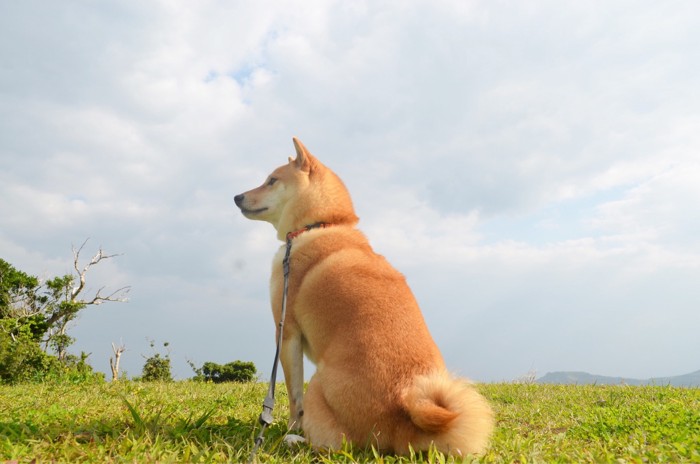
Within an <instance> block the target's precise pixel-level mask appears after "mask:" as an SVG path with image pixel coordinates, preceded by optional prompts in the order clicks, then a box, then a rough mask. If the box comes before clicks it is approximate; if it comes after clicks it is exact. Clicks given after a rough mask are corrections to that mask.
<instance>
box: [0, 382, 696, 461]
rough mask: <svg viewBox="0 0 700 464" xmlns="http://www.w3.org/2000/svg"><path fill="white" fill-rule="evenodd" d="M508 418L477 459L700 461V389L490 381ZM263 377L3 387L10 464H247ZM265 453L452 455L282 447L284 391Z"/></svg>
mask: <svg viewBox="0 0 700 464" xmlns="http://www.w3.org/2000/svg"><path fill="white" fill-rule="evenodd" d="M479 389H480V390H481V391H482V393H483V394H484V395H486V396H487V397H488V398H489V399H490V400H491V403H492V404H493V406H494V408H495V410H496V413H497V417H498V426H497V429H496V432H495V434H494V437H493V443H492V446H491V448H490V450H489V451H488V452H487V453H486V454H485V455H484V456H482V457H480V458H472V457H468V458H467V459H466V460H465V462H472V463H477V462H478V463H482V462H483V463H501V462H513V463H516V462H517V463H521V464H525V463H539V462H541V463H545V462H546V463H551V462H614V463H618V462H630V463H647V462H700V389H681V388H672V387H624V386H552V385H533V384H484V385H479ZM265 392H266V385H265V384H206V383H194V382H176V383H139V382H120V383H115V384H108V383H102V384H83V385H65V384H40V385H17V386H0V463H7V462H18V463H19V462H35V463H40V462H115V463H118V462H139V463H143V462H207V463H208V462H246V461H247V459H248V456H249V453H250V450H251V449H252V445H253V439H254V436H255V434H256V432H257V417H258V415H259V413H260V410H261V403H262V399H263V398H264V396H265ZM277 392H278V402H277V407H276V409H275V419H276V422H275V423H274V424H273V425H272V426H271V428H270V429H269V430H268V431H267V434H266V439H265V442H264V443H263V446H262V447H261V449H260V451H259V453H258V462H269V463H282V462H284V463H287V462H291V463H311V462H313V463H330V462H344V463H355V462H383V463H442V462H455V461H453V460H452V459H451V458H447V457H445V456H443V455H442V454H440V453H439V452H436V451H434V450H431V451H430V452H427V453H423V454H422V455H414V456H410V457H407V458H396V457H393V456H380V455H378V454H376V453H375V452H373V450H371V449H370V450H352V449H350V448H349V447H347V448H345V449H343V450H341V451H337V452H334V453H328V452H326V453H315V452H313V451H312V450H310V449H308V448H307V447H304V446H302V447H299V448H293V449H290V448H288V447H287V446H286V445H284V444H282V439H283V437H284V432H285V430H284V429H285V427H284V424H286V414H287V412H286V397H285V394H284V388H283V387H281V388H278V390H277Z"/></svg>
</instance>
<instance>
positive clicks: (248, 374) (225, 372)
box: [195, 361, 257, 383]
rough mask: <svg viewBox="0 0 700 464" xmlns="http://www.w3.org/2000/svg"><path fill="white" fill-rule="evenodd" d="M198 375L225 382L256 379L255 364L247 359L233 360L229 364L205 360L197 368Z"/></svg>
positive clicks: (209, 379)
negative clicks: (199, 367) (246, 360)
mask: <svg viewBox="0 0 700 464" xmlns="http://www.w3.org/2000/svg"><path fill="white" fill-rule="evenodd" d="M195 372H197V374H198V377H201V380H205V381H209V382H214V383H223V382H251V381H253V380H255V374H256V373H257V370H256V369H255V364H253V363H252V362H245V361H233V362H230V363H227V364H223V365H222V364H217V363H214V362H205V363H204V364H203V365H202V368H201V369H197V370H196V371H195Z"/></svg>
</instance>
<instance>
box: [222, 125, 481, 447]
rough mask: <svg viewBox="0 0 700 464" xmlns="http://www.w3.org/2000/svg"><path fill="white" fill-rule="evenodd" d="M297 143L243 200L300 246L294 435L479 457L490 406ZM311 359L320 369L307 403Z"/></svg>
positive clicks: (326, 173) (285, 364)
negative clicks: (456, 373) (456, 369)
mask: <svg viewBox="0 0 700 464" xmlns="http://www.w3.org/2000/svg"><path fill="white" fill-rule="evenodd" d="M293 141H294V147H295V149H296V158H295V159H292V158H289V162H288V163H287V164H285V165H283V166H281V167H279V168H277V169H275V170H274V171H273V172H272V174H270V176H269V177H268V178H267V179H265V182H264V183H263V184H262V185H261V186H260V187H257V188H255V189H253V190H250V191H248V192H245V193H243V194H240V195H237V196H236V197H235V203H236V205H237V206H238V207H239V208H240V209H241V211H242V213H243V215H245V217H247V218H249V219H255V220H260V221H267V222H269V223H271V224H272V225H273V226H274V228H275V229H276V230H277V237H278V238H279V239H280V240H283V241H286V239H287V237H288V234H289V237H290V238H291V240H292V245H293V246H292V248H291V255H290V274H289V291H288V297H287V313H286V320H285V321H284V332H283V340H282V343H281V354H280V360H281V363H282V368H283V370H284V376H285V383H286V386H287V391H288V393H289V403H290V405H289V406H290V407H289V409H290V411H289V428H290V430H293V429H298V428H301V429H302V430H303V431H304V434H305V436H306V438H307V439H308V440H309V442H310V443H311V445H312V446H315V447H320V448H330V449H337V448H339V447H341V446H342V443H343V440H346V441H347V442H350V443H353V444H354V445H357V446H361V447H364V446H370V445H373V446H374V447H375V448H376V449H378V450H380V451H381V452H386V453H397V454H408V453H409V449H410V448H409V447H411V448H412V449H413V450H415V451H419V450H426V449H428V448H429V447H430V446H431V444H434V445H435V446H436V448H437V449H439V450H440V451H442V452H445V453H450V454H453V455H464V454H472V453H473V454H478V453H482V452H483V451H484V450H485V449H486V447H487V446H488V442H489V437H490V435H491V432H492V430H493V427H494V418H493V413H492V411H491V408H490V406H489V404H488V402H487V401H486V400H485V399H484V398H483V397H482V396H481V395H480V394H479V393H478V392H477V391H476V390H474V388H473V387H472V386H471V385H470V383H469V382H468V381H466V380H464V379H459V378H455V377H453V376H451V375H450V374H449V373H448V372H447V370H446V368H445V363H444V361H443V359H442V355H441V354H440V351H439V350H438V348H437V346H436V345H435V342H434V341H433V339H432V337H431V335H430V333H429V332H428V328H427V326H426V324H425V321H424V319H423V316H422V314H421V311H420V309H419V307H418V304H417V302H416V300H415V298H414V296H413V294H412V292H411V290H410V289H409V287H408V285H407V283H406V280H405V278H404V276H403V275H402V274H400V273H399V272H398V271H396V270H395V269H394V268H393V267H392V266H391V265H390V264H389V263H388V262H387V260H386V259H385V258H384V257H383V256H380V255H378V254H376V253H375V252H374V251H373V250H372V248H371V247H370V245H369V242H368V240H367V238H366V237H365V236H364V235H363V234H362V232H360V231H359V230H358V229H357V228H356V227H355V226H356V224H357V222H358V218H357V216H356V215H355V211H354V208H353V205H352V201H351V199H350V195H349V193H348V191H347V189H346V188H345V185H344V184H343V182H342V181H341V180H340V178H339V177H338V176H337V175H336V174H335V173H333V172H332V171H331V170H330V169H328V168H327V167H326V166H324V165H323V164H321V163H320V162H319V161H318V160H317V159H316V158H315V157H314V156H312V155H311V153H309V151H308V150H307V149H306V148H305V147H304V145H303V144H302V143H301V142H300V141H299V140H298V139H297V138H294V139H293ZM284 254H285V246H282V247H281V248H280V250H279V252H278V253H277V254H276V255H275V258H274V260H273V266H272V277H271V281H270V296H271V303H272V313H273V315H274V319H275V322H276V323H277V324H279V321H280V317H281V300H282V292H283V270H282V259H283V256H284ZM278 330H279V329H278ZM304 354H306V356H307V357H308V358H309V359H310V360H311V361H312V362H313V363H314V364H315V365H316V372H315V373H314V374H313V376H312V377H311V380H310V381H309V384H308V387H307V390H306V394H304V373H303V362H302V361H303V356H304Z"/></svg>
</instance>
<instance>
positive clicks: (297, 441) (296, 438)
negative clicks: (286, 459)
mask: <svg viewBox="0 0 700 464" xmlns="http://www.w3.org/2000/svg"><path fill="white" fill-rule="evenodd" d="M284 442H285V443H286V444H287V446H298V445H301V444H303V443H306V438H304V437H302V436H301V435H294V434H293V433H288V434H287V435H285V437H284Z"/></svg>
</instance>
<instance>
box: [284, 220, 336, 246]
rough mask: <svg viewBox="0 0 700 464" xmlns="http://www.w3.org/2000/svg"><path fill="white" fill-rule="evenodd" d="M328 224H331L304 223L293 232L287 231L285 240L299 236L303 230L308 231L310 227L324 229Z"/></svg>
mask: <svg viewBox="0 0 700 464" xmlns="http://www.w3.org/2000/svg"><path fill="white" fill-rule="evenodd" d="M330 226H331V224H328V223H325V222H316V223H314V224H309V225H306V226H304V227H302V228H301V229H299V230H295V231H293V232H288V233H287V241H288V242H289V241H291V240H293V239H295V238H297V237H298V236H300V235H301V234H303V233H304V232H308V231H310V230H311V229H324V228H326V227H330Z"/></svg>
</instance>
